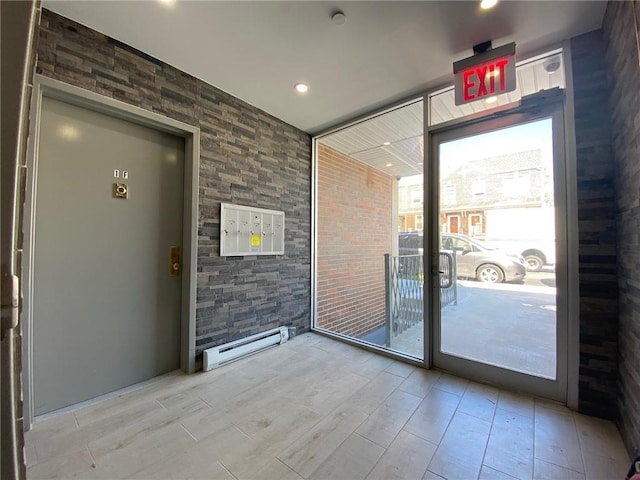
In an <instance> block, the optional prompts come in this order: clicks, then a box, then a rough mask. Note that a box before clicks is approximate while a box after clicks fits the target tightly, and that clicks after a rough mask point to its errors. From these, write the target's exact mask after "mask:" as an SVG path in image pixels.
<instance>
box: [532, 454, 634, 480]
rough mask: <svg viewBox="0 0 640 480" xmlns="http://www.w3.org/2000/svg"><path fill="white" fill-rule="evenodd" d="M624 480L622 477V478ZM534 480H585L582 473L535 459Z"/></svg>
mask: <svg viewBox="0 0 640 480" xmlns="http://www.w3.org/2000/svg"><path fill="white" fill-rule="evenodd" d="M622 478H624V477H622ZM533 479H534V480H585V475H584V473H580V472H576V471H575V470H570V469H568V468H564V467H561V466H559V465H554V464H553V463H549V462H545V461H544V460H540V459H538V458H536V459H535V460H534V464H533ZM603 480H604V479H603Z"/></svg>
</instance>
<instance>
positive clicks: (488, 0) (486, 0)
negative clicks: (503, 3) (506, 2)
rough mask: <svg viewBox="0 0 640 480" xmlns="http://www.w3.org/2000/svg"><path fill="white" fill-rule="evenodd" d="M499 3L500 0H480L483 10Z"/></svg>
mask: <svg viewBox="0 0 640 480" xmlns="http://www.w3.org/2000/svg"><path fill="white" fill-rule="evenodd" d="M497 4H498V0H482V1H481V2H480V8H481V9H483V10H489V9H490V8H493V7H495V6H496V5H497Z"/></svg>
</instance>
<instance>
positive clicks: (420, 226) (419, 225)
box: [416, 215, 424, 232]
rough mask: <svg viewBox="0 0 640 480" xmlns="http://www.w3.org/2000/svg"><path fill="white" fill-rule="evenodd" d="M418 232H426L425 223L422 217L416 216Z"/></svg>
mask: <svg viewBox="0 0 640 480" xmlns="http://www.w3.org/2000/svg"><path fill="white" fill-rule="evenodd" d="M416 230H418V231H419V232H421V231H422V230H424V222H423V220H422V215H416Z"/></svg>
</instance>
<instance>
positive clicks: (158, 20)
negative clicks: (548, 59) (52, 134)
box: [44, 0, 606, 134]
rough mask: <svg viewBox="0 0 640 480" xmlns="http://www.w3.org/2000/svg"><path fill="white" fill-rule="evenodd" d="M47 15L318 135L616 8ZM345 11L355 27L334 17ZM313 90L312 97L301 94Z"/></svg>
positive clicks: (143, 5) (91, 10) (376, 6)
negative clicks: (459, 68)
mask: <svg viewBox="0 0 640 480" xmlns="http://www.w3.org/2000/svg"><path fill="white" fill-rule="evenodd" d="M44 7H45V8H48V9H50V10H53V11H55V12H57V13H59V14H61V15H63V16H65V17H68V18H71V19H72V20H75V21H77V22H79V23H81V24H84V25H87V26H89V27H91V28H94V29H96V30H98V31H100V32H103V33H105V34H107V35H109V36H112V37H114V38H116V39H118V40H120V41H122V42H124V43H127V44H129V45H131V46H133V47H135V48H137V49H139V50H142V51H143V52H145V53H147V54H149V55H152V56H154V57H156V58H158V59H160V60H163V61H165V62H167V63H169V64H171V65H174V66H175V67H177V68H179V69H181V70H183V71H186V72H188V73H190V74H191V75H194V76H196V77H198V78H200V79H202V80H204V81H206V82H207V83H210V84H212V85H214V86H216V87H218V88H220V89H222V90H224V91H226V92H228V93H230V94H232V95H234V96H235V97H238V98H240V99H242V100H244V101H246V102H248V103H250V104H252V105H254V106H256V107H258V108H260V109H262V110H264V111H266V112H267V113H270V114H271V115H274V116H275V117H277V118H280V119H281V120H284V121H285V122H287V123H289V124H291V125H294V126H296V127H298V128H300V129H301V130H304V131H307V132H309V133H311V134H314V133H318V132H320V131H322V130H325V129H327V128H329V127H331V126H334V125H336V124H338V123H341V122H343V121H346V120H349V119H352V118H354V117H355V116H358V115H361V114H364V113H367V112H370V111H372V110H374V109H376V108H379V107H381V106H385V105H389V104H390V103H392V102H394V101H396V100H399V99H402V98H406V97H408V96H410V95H414V94H417V93H422V92H424V91H425V90H426V89H428V88H433V87H436V86H440V85H443V84H446V83H451V82H452V73H451V69H452V66H451V65H452V63H453V62H454V61H456V60H460V59H462V58H465V57H467V56H470V55H471V54H472V50H471V47H472V46H473V45H474V44H477V43H480V42H482V41H485V40H493V43H494V46H496V45H502V44H505V43H508V42H511V41H515V42H516V44H517V52H518V54H517V55H518V57H519V58H522V56H523V55H525V54H527V53H531V52H535V51H538V50H540V49H541V48H544V47H547V46H549V45H551V44H554V43H556V42H559V41H562V40H564V39H567V38H571V37H573V36H575V35H578V34H581V33H584V32H587V31H590V30H593V29H596V28H599V27H600V26H601V23H602V18H603V15H604V10H605V8H606V2H601V1H536V2H529V1H509V2H507V1H502V2H500V3H499V4H498V6H497V7H496V8H494V9H493V10H491V11H489V12H483V11H480V9H479V7H478V2H477V1H474V2H463V1H446V2H435V1H433V2H421V1H410V2H402V1H393V2H383V1H333V0H329V1H321V2H314V1H225V2H223V1H185V0H177V1H176V2H175V3H174V4H172V5H165V4H163V3H160V2H158V1H100V0H92V1H87V0H85V1H54V0H45V1H44ZM338 10H341V11H342V12H344V14H345V15H346V17H347V22H346V23H345V24H344V25H340V26H339V25H335V24H334V23H333V22H332V21H331V15H332V13H334V12H335V11H338ZM297 82H305V83H308V84H309V86H310V90H309V92H308V93H307V94H305V95H300V94H297V93H296V92H295V90H294V88H293V86H294V84H295V83H297Z"/></svg>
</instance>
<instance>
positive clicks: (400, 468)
mask: <svg viewBox="0 0 640 480" xmlns="http://www.w3.org/2000/svg"><path fill="white" fill-rule="evenodd" d="M436 448H437V446H436V445H434V444H433V443H430V442H427V441H426V440H423V439H421V438H419V437H416V436H415V435H411V434H410V433H407V432H404V431H402V432H400V433H399V434H398V436H397V437H396V439H395V440H394V441H393V443H392V444H391V445H390V446H389V448H388V449H387V451H386V452H385V453H384V455H382V457H381V458H380V460H378V463H377V464H376V466H375V467H374V469H373V470H372V471H371V473H370V474H369V475H368V476H367V480H406V479H418V478H422V476H423V475H424V474H425V472H426V471H427V466H428V465H429V462H430V461H431V458H432V457H433V454H434V453H435V451H436Z"/></svg>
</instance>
